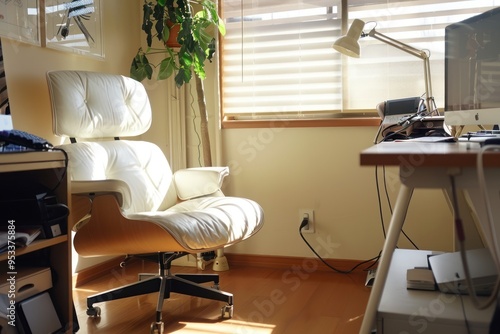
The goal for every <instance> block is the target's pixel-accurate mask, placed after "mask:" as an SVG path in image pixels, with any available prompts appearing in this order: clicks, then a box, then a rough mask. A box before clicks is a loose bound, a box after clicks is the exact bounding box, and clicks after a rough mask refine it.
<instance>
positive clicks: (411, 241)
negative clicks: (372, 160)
mask: <svg viewBox="0 0 500 334" xmlns="http://www.w3.org/2000/svg"><path fill="white" fill-rule="evenodd" d="M383 175H384V178H383V180H384V191H385V196H386V199H387V205H388V206H389V211H390V213H391V215H392V214H393V212H392V205H391V199H390V197H389V191H388V189H387V182H386V180H387V178H386V177H385V166H383ZM375 182H376V187H377V198H378V206H379V215H380V221H381V225H382V232H383V234H384V239H385V238H386V232H385V223H384V215H383V211H382V203H381V196H380V187H379V180H378V166H375ZM411 196H413V193H412V194H411ZM407 213H408V211H407V212H405V216H404V217H403V221H404V220H406V214H407ZM401 233H403V235H404V236H405V238H406V239H407V240H408V241H409V242H410V243H411V244H412V245H413V247H415V249H417V250H418V249H420V248H419V247H418V246H417V244H416V243H415V242H413V240H412V239H411V238H410V237H409V236H408V234H406V232H405V231H404V229H403V228H401Z"/></svg>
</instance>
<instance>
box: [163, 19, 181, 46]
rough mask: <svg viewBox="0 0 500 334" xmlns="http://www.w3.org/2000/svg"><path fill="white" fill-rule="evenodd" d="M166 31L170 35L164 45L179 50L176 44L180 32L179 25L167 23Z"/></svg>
mask: <svg viewBox="0 0 500 334" xmlns="http://www.w3.org/2000/svg"><path fill="white" fill-rule="evenodd" d="M167 27H168V30H169V31H170V35H169V37H168V40H167V41H166V42H165V45H166V46H168V47H171V48H180V47H181V45H180V44H179V42H177V36H179V31H180V30H181V25H180V24H178V23H172V22H167Z"/></svg>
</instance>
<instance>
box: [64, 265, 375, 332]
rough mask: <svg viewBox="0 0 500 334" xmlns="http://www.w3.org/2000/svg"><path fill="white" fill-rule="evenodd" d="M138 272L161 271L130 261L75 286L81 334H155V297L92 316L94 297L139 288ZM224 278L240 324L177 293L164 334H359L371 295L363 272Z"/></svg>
mask: <svg viewBox="0 0 500 334" xmlns="http://www.w3.org/2000/svg"><path fill="white" fill-rule="evenodd" d="M297 268H299V269H297ZM195 271H196V269H195V268H189V267H174V268H173V269H172V272H173V273H177V272H195ZM139 272H155V265H154V264H153V263H148V262H145V263H144V262H139V261H138V262H136V263H131V264H130V265H129V266H127V267H125V268H117V269H116V270H112V272H111V273H110V274H107V275H105V276H103V277H100V278H99V279H96V280H93V281H92V282H90V283H87V284H84V285H83V286H80V287H78V288H75V289H74V299H75V307H76V312H77V315H78V319H79V324H80V331H79V332H78V333H80V334H90V333H106V334H114V333H117V334H118V333H134V334H136V333H144V334H148V333H149V332H150V331H149V327H150V324H151V322H153V321H154V319H155V307H156V300H157V295H156V294H149V295H145V296H140V297H130V298H126V299H122V300H119V301H110V302H107V303H100V304H96V306H100V307H101V309H102V313H101V317H99V318H89V317H88V316H87V315H86V313H85V312H86V297H87V296H88V295H91V294H94V293H96V292H100V291H105V290H108V289H111V288H113V287H117V286H121V285H125V284H128V283H131V282H134V281H135V280H136V279H137V273H139ZM201 272H202V273H209V272H211V269H206V270H204V271H201ZM219 274H220V276H221V278H220V288H221V290H224V291H228V292H231V293H233V294H234V315H233V318H232V319H225V320H221V319H220V315H221V307H222V306H223V305H224V303H221V302H217V301H211V300H206V299H200V298H195V297H188V296H183V295H180V294H172V295H171V298H170V299H167V300H165V302H164V304H163V321H164V323H165V332H164V333H183V334H184V333H199V334H201V333H211V334H215V333H217V334H224V333H228V334H229V333H231V334H237V333H238V334H239V333H241V334H254V333H255V334H270V333H272V334H281V333H286V334H294V333H300V334H304V333H314V334H322V333H335V334H351V333H352V334H354V333H358V332H359V328H360V326H361V321H362V318H363V313H364V311H365V306H366V303H367V301H368V296H369V293H370V289H369V288H367V287H365V286H364V282H365V279H366V273H365V272H363V271H358V272H356V273H352V274H348V275H346V274H338V273H334V272H331V271H324V270H314V271H312V270H307V268H306V270H304V269H303V268H301V267H299V266H294V267H291V268H289V269H269V268H255V267H242V266H234V265H232V266H231V268H230V270H229V271H226V272H220V273H219Z"/></svg>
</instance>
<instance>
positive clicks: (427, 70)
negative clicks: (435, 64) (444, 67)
mask: <svg viewBox="0 0 500 334" xmlns="http://www.w3.org/2000/svg"><path fill="white" fill-rule="evenodd" d="M368 36H370V37H373V38H375V39H378V40H379V41H382V42H384V43H386V44H389V45H390V46H393V47H395V48H397V49H399V50H401V51H404V52H406V53H409V54H411V55H412V56H415V57H417V58H420V59H422V60H423V61H424V79H425V107H426V109H427V112H428V113H430V114H435V115H439V111H438V110H437V108H434V97H433V96H432V83H431V67H430V62H429V55H428V54H427V52H425V51H424V50H419V49H416V48H414V47H413V46H410V45H408V44H405V43H402V42H400V41H398V40H395V39H393V38H391V37H389V36H386V35H384V34H381V33H379V32H378V31H376V30H375V28H374V29H372V30H371V31H370V32H369V33H368Z"/></svg>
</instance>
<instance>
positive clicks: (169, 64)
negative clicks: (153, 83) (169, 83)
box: [157, 57, 176, 80]
mask: <svg viewBox="0 0 500 334" xmlns="http://www.w3.org/2000/svg"><path fill="white" fill-rule="evenodd" d="M175 67H176V66H175V59H174V58H172V57H168V58H165V59H163V60H162V61H161V63H160V71H159V72H158V78H157V79H158V80H165V79H167V78H170V76H171V75H172V74H173V73H174V71H175Z"/></svg>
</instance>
